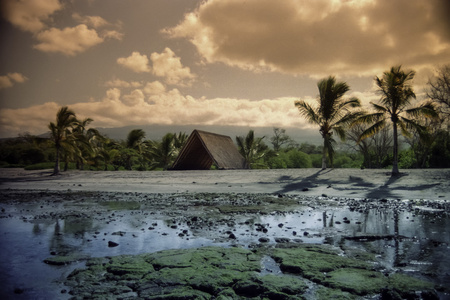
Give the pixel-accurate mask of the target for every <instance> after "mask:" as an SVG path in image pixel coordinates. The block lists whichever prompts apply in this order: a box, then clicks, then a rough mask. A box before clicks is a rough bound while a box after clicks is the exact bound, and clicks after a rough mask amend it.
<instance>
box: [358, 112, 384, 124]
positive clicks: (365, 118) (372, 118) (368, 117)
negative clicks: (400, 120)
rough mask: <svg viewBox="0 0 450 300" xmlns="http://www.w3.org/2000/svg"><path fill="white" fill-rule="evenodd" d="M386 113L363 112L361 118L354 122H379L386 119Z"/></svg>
mask: <svg viewBox="0 0 450 300" xmlns="http://www.w3.org/2000/svg"><path fill="white" fill-rule="evenodd" d="M385 117H386V115H385V114H384V113H372V114H363V115H362V116H360V117H359V118H357V119H356V120H355V121H354V123H355V124H373V123H376V122H379V121H380V120H382V119H384V118H385Z"/></svg>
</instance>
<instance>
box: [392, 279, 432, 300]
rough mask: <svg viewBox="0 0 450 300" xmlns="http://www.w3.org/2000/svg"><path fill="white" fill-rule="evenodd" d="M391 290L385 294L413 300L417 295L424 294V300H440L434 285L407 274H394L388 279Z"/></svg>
mask: <svg viewBox="0 0 450 300" xmlns="http://www.w3.org/2000/svg"><path fill="white" fill-rule="evenodd" d="M388 281H389V289H388V291H386V292H385V294H391V295H392V294H395V295H399V297H401V298H405V299H413V298H414V297H416V294H417V293H421V294H422V298H423V299H439V296H438V295H437V294H436V292H435V290H434V284H432V283H431V282H428V281H423V280H420V279H417V278H414V277H411V276H408V275H405V274H399V273H396V274H392V275H391V276H389V278H388Z"/></svg>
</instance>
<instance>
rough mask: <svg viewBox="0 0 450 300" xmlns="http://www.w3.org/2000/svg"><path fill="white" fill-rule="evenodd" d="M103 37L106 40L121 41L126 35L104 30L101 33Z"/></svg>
mask: <svg viewBox="0 0 450 300" xmlns="http://www.w3.org/2000/svg"><path fill="white" fill-rule="evenodd" d="M101 36H102V37H103V38H104V39H115V40H119V41H121V40H122V39H123V36H124V34H123V33H121V32H118V31H116V30H103V31H102V32H101Z"/></svg>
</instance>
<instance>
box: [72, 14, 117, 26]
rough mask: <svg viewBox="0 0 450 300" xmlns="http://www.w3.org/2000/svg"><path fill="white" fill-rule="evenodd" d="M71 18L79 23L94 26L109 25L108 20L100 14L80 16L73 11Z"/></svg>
mask: <svg viewBox="0 0 450 300" xmlns="http://www.w3.org/2000/svg"><path fill="white" fill-rule="evenodd" d="M72 18H73V19H74V20H75V21H77V22H79V23H83V24H86V25H88V26H91V27H94V28H100V27H103V26H107V25H110V23H109V22H108V21H106V20H105V19H103V18H102V17H100V16H81V15H80V14H78V13H73V14H72Z"/></svg>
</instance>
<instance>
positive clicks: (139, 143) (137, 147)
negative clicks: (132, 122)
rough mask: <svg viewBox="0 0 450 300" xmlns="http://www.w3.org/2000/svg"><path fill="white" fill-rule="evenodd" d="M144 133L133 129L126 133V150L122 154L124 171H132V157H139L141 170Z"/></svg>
mask: <svg viewBox="0 0 450 300" xmlns="http://www.w3.org/2000/svg"><path fill="white" fill-rule="evenodd" d="M144 139H145V131H144V130H142V129H133V130H131V131H130V132H129V133H128V136H127V140H126V147H127V148H128V150H125V151H124V152H123V154H124V155H125V158H126V169H127V170H131V169H132V162H131V161H132V158H133V156H136V153H137V156H138V157H139V160H140V163H141V168H143V167H144V166H143V164H144V156H143V154H144V151H145V148H146V146H145V143H144Z"/></svg>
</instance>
